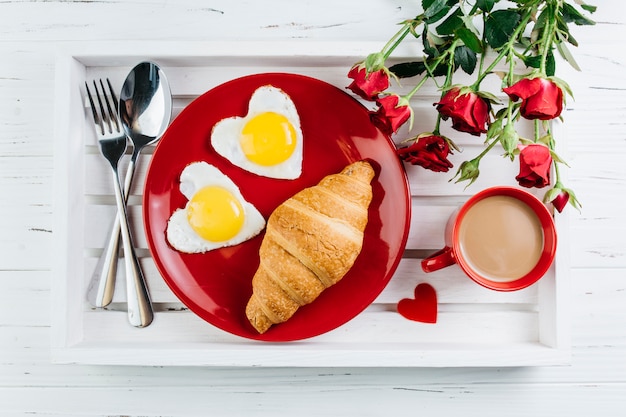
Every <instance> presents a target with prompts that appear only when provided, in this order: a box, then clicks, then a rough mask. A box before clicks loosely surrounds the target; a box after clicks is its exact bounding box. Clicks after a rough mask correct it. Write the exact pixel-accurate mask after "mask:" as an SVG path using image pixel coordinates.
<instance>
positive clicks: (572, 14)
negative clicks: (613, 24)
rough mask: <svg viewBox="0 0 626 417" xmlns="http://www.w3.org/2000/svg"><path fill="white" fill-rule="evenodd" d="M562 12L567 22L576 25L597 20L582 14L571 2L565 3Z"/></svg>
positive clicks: (591, 23) (593, 23)
mask: <svg viewBox="0 0 626 417" xmlns="http://www.w3.org/2000/svg"><path fill="white" fill-rule="evenodd" d="M561 13H562V14H563V19H564V20H565V21H566V22H567V23H574V24H575V25H579V26H583V25H595V24H596V22H594V21H593V20H591V19H589V18H588V17H585V16H583V15H582V14H580V12H579V11H578V10H576V8H575V7H574V6H572V5H571V4H569V3H563V8H562V9H561Z"/></svg>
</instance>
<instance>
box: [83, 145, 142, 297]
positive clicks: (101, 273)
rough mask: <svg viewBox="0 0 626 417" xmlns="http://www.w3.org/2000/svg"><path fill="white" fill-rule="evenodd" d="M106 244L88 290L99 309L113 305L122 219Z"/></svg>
mask: <svg viewBox="0 0 626 417" xmlns="http://www.w3.org/2000/svg"><path fill="white" fill-rule="evenodd" d="M135 160H136V157H135V155H134V154H133V157H132V158H131V160H130V163H129V164H128V168H127V170H126V176H125V178H124V202H126V201H127V200H128V195H129V194H130V188H131V184H132V181H133V175H134V173H135ZM106 242H107V244H106V246H105V247H104V249H103V251H102V254H101V255H100V258H99V259H98V263H97V264H96V268H95V269H94V272H93V274H92V275H91V281H90V283H89V288H88V290H87V301H89V303H90V304H91V305H92V306H94V307H98V308H102V307H106V306H108V305H109V304H111V301H113V294H114V292H115V277H116V275H117V260H118V256H119V247H120V218H119V216H118V215H116V216H115V217H114V219H113V223H112V224H111V228H110V230H109V235H108V238H107V241H106Z"/></svg>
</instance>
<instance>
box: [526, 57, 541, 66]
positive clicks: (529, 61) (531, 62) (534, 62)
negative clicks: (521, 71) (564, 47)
mask: <svg viewBox="0 0 626 417" xmlns="http://www.w3.org/2000/svg"><path fill="white" fill-rule="evenodd" d="M523 60H524V65H526V66H527V67H530V68H539V67H540V66H541V57H540V56H539V55H533V56H524V58H523Z"/></svg>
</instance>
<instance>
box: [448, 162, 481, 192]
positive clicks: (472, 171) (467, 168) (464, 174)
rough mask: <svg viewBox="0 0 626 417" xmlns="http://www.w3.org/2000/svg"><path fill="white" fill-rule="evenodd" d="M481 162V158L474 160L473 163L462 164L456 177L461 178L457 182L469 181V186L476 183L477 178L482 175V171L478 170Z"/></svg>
mask: <svg viewBox="0 0 626 417" xmlns="http://www.w3.org/2000/svg"><path fill="white" fill-rule="evenodd" d="M479 161H480V159H479V158H474V159H472V160H471V161H464V162H463V163H461V166H460V167H459V170H458V171H457V172H456V175H455V176H454V177H459V178H458V179H457V180H456V181H455V182H461V181H469V182H470V183H469V184H467V186H468V187H469V186H470V185H472V183H473V182H474V181H476V178H478V175H480V170H479V169H478V164H479Z"/></svg>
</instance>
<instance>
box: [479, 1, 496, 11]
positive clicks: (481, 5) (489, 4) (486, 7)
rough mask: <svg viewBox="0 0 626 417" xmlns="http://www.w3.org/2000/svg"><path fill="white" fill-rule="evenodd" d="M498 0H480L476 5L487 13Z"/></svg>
mask: <svg viewBox="0 0 626 417" xmlns="http://www.w3.org/2000/svg"><path fill="white" fill-rule="evenodd" d="M497 1H498V0H478V1H477V2H476V6H478V8H479V9H480V10H482V11H483V12H485V13H489V12H490V11H491V9H493V6H494V5H495V4H496V2H497Z"/></svg>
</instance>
